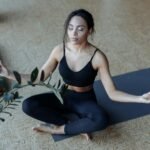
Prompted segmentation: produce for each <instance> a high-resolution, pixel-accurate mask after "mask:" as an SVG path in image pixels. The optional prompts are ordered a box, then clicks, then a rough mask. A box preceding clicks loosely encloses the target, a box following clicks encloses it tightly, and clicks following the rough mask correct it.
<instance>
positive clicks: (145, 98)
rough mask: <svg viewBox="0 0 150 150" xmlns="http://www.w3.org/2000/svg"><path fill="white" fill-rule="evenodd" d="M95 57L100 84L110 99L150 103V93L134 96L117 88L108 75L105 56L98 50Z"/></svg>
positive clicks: (107, 64)
mask: <svg viewBox="0 0 150 150" xmlns="http://www.w3.org/2000/svg"><path fill="white" fill-rule="evenodd" d="M95 59H96V64H97V68H98V71H99V75H100V77H101V81H102V84H103V86H104V88H105V90H106V92H107V94H108V96H109V98H110V99H112V100H113V101H118V102H137V103H150V93H146V94H144V95H142V96H136V95H132V94H128V93H125V92H123V91H119V90H117V89H116V87H115V85H114V83H113V80H112V78H111V75H110V70H109V63H108V60H107V58H106V56H105V55H104V54H103V53H100V52H99V53H97V55H96V58H95Z"/></svg>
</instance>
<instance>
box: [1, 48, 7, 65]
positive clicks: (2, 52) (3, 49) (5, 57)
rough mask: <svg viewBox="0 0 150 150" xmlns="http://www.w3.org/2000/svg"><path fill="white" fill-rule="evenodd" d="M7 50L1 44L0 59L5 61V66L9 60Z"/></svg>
mask: <svg viewBox="0 0 150 150" xmlns="http://www.w3.org/2000/svg"><path fill="white" fill-rule="evenodd" d="M5 52H6V49H5V48H4V47H3V46H1V45H0V60H1V61H2V62H3V64H4V65H5V66H8V65H9V60H8V57H7V56H6V53H5Z"/></svg>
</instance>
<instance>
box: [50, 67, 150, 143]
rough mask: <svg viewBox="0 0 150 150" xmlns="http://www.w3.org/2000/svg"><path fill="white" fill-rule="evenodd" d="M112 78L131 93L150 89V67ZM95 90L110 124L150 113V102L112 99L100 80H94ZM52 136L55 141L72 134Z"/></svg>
mask: <svg viewBox="0 0 150 150" xmlns="http://www.w3.org/2000/svg"><path fill="white" fill-rule="evenodd" d="M112 79H113V81H114V83H115V85H116V87H117V89H118V90H122V91H124V92H128V93H130V94H135V95H142V94H144V93H146V92H149V91H150V68H147V69H143V70H139V71H134V72H129V73H126V74H122V75H118V76H114V77H112ZM94 91H95V94H96V97H97V101H98V104H99V105H101V106H102V107H103V108H104V109H105V110H106V112H107V113H108V117H109V124H110V125H113V124H116V123H120V122H123V121H127V120H130V119H135V118H138V117H142V116H144V115H148V114H150V104H143V103H129V102H128V103H126V102H125V103H121V102H115V101H112V100H110V99H109V97H108V96H107V94H106V91H105V89H104V87H103V85H102V83H101V81H100V80H97V81H95V82H94ZM52 137H53V139H54V141H60V140H63V139H66V138H69V137H72V135H71V136H70V135H52Z"/></svg>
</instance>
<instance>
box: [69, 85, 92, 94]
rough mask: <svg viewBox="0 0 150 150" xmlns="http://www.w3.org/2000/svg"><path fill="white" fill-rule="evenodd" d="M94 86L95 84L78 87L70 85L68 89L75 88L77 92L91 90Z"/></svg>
mask: <svg viewBox="0 0 150 150" xmlns="http://www.w3.org/2000/svg"><path fill="white" fill-rule="evenodd" d="M92 88H93V85H88V86H85V87H78V86H72V85H68V89H69V90H73V91H75V92H87V91H90V90H91V89H92Z"/></svg>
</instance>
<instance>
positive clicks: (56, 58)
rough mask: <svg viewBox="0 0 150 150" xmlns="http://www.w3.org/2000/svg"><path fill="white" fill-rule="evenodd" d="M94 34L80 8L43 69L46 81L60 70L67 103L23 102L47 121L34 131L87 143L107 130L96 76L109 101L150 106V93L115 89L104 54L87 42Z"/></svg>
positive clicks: (37, 98) (41, 98)
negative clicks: (80, 138) (92, 135)
mask: <svg viewBox="0 0 150 150" xmlns="http://www.w3.org/2000/svg"><path fill="white" fill-rule="evenodd" d="M93 33H94V20H93V17H92V15H91V14H90V13H89V12H88V11H86V10H84V9H79V10H75V11H73V12H71V13H70V15H69V16H68V18H67V20H66V22H65V33H64V39H63V44H60V45H58V46H56V47H55V48H54V49H53V50H52V52H51V54H50V56H49V58H48V60H47V61H46V63H45V64H44V65H43V67H42V68H41V71H42V70H43V71H44V73H45V80H46V79H47V78H48V76H49V75H51V74H52V73H53V71H54V70H55V68H56V67H57V66H58V67H59V72H60V75H61V76H62V78H63V80H64V82H65V83H66V84H67V86H68V88H67V90H66V92H65V94H64V96H63V100H64V104H63V105H62V104H61V103H60V102H59V100H58V99H57V98H56V96H55V95H54V94H53V93H46V94H40V95H34V96H32V97H29V98H27V99H26V100H24V102H23V106H22V108H23V111H24V112H25V113H26V114H27V115H29V116H31V117H33V118H36V119H38V120H41V121H43V122H46V123H45V124H40V125H38V126H36V127H34V128H33V130H35V131H41V132H47V133H51V134H81V135H84V136H85V137H86V139H87V140H88V139H89V138H90V136H89V134H90V133H92V132H94V131H97V130H100V129H104V128H106V127H107V125H108V117H107V113H106V112H105V110H103V108H102V107H101V106H99V105H98V104H97V101H96V97H95V93H94V90H93V82H94V79H95V77H96V75H97V74H99V76H100V78H101V81H102V84H103V86H104V88H105V90H106V92H107V94H108V96H109V97H110V99H112V100H114V101H118V102H137V103H150V93H146V94H144V95H142V96H135V95H131V94H128V93H124V92H122V91H119V90H117V89H116V87H115V86H114V83H113V81H112V79H111V75H110V71H109V64H108V60H107V58H106V56H105V54H104V53H103V52H102V51H101V50H99V49H98V48H96V47H95V46H94V45H92V44H91V43H89V42H88V37H89V36H90V35H92V34H93ZM41 71H40V73H39V76H38V79H39V78H40V75H41ZM47 123H48V124H47ZM49 124H53V125H49Z"/></svg>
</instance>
